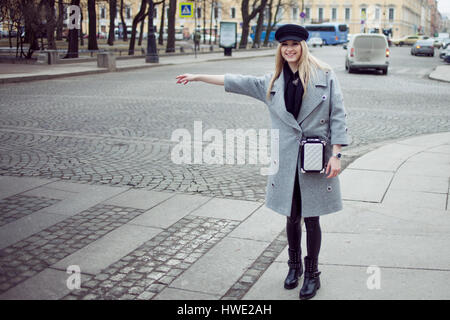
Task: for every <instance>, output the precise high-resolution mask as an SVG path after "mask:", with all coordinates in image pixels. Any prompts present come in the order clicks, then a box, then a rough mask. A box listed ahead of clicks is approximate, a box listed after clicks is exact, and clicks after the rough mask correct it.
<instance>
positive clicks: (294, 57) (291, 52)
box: [281, 40, 302, 62]
mask: <svg viewBox="0 0 450 320" xmlns="http://www.w3.org/2000/svg"><path fill="white" fill-rule="evenodd" d="M301 55H302V47H301V45H300V41H295V40H286V41H283V42H281V56H282V57H283V58H284V60H286V61H287V62H297V61H298V60H299V59H300V57H301Z"/></svg>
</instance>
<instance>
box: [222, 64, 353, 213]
mask: <svg viewBox="0 0 450 320" xmlns="http://www.w3.org/2000/svg"><path fill="white" fill-rule="evenodd" d="M224 78H225V82H224V86H225V91H226V92H231V93H237V94H243V95H247V96H250V97H253V98H255V99H258V100H260V101H262V102H264V103H265V104H266V105H267V107H268V110H269V114H270V119H271V123H272V129H278V132H279V140H278V141H279V142H278V144H279V145H278V150H279V165H278V171H277V172H276V173H275V174H272V175H269V176H268V179H267V186H266V201H265V205H266V206H267V207H268V208H270V209H272V210H274V211H275V212H278V213H280V214H282V215H285V216H290V214H291V204H292V196H293V190H294V188H293V187H294V181H295V172H296V166H297V168H298V174H299V183H300V192H301V199H302V201H301V204H302V217H315V216H321V215H325V214H328V213H332V212H336V211H339V210H341V209H342V198H341V191H340V184H339V177H338V176H337V177H334V178H329V179H327V178H326V176H327V175H326V174H325V173H302V172H301V170H300V161H298V160H299V159H300V141H301V139H302V137H321V138H322V139H325V140H326V141H327V144H326V148H325V149H326V151H325V155H326V161H327V162H328V159H329V158H330V157H331V155H332V145H334V144H340V145H342V146H346V145H348V136H347V126H346V117H347V115H346V112H345V108H344V104H343V97H342V92H341V89H340V86H339V83H338V80H337V78H336V75H335V73H334V72H333V71H332V70H321V69H318V70H317V75H316V77H314V76H311V80H310V81H309V83H308V84H307V92H306V95H305V96H304V98H303V102H302V106H301V109H300V113H299V115H298V118H297V119H295V118H294V116H293V115H292V114H291V113H290V112H288V111H287V110H286V106H285V101H284V78H283V72H281V74H280V76H279V77H278V79H277V80H275V82H274V85H273V87H272V89H271V93H270V95H271V99H270V100H267V98H266V93H267V89H268V86H269V83H270V80H271V78H272V74H266V75H264V76H258V77H255V76H249V75H240V74H230V73H227V74H225V76H224ZM272 161H276V160H273V159H272Z"/></svg>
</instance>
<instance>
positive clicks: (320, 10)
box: [317, 8, 323, 22]
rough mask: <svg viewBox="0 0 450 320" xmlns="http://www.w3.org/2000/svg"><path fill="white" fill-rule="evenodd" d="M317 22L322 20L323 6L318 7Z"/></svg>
mask: <svg viewBox="0 0 450 320" xmlns="http://www.w3.org/2000/svg"><path fill="white" fill-rule="evenodd" d="M317 18H318V19H319V22H322V21H323V8H319V12H318V17H317Z"/></svg>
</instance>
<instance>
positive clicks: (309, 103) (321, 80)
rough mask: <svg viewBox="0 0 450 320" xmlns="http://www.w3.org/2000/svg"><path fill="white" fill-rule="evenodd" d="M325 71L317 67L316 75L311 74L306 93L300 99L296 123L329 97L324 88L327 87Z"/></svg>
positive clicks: (300, 121) (301, 120)
mask: <svg viewBox="0 0 450 320" xmlns="http://www.w3.org/2000/svg"><path fill="white" fill-rule="evenodd" d="M327 73H328V72H325V71H322V70H320V69H318V70H317V77H315V76H314V75H312V76H311V79H310V81H309V83H308V88H307V91H306V95H305V98H304V99H303V101H302V107H301V109H300V113H299V115H298V118H297V122H298V123H300V124H301V123H302V122H303V120H305V119H306V117H308V116H309V115H310V114H311V112H313V111H314V109H316V107H317V106H318V105H319V104H320V103H321V102H322V101H325V100H327V99H329V97H327V94H326V90H325V89H326V87H327V78H326V74H327Z"/></svg>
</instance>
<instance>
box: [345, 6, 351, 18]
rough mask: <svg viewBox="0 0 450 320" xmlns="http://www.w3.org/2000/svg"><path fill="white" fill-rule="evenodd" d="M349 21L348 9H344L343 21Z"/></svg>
mask: <svg viewBox="0 0 450 320" xmlns="http://www.w3.org/2000/svg"><path fill="white" fill-rule="evenodd" d="M349 20H350V8H345V21H349Z"/></svg>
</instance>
